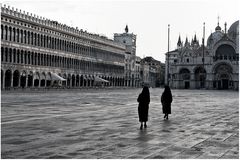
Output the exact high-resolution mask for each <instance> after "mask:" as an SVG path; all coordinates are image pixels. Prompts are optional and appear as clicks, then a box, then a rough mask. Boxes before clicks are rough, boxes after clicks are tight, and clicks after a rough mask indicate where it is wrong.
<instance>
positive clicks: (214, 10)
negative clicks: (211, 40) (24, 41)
mask: <svg viewBox="0 0 240 160" xmlns="http://www.w3.org/2000/svg"><path fill="white" fill-rule="evenodd" d="M2 4H6V5H10V7H14V8H18V10H19V9H21V10H24V11H26V12H30V13H33V14H36V15H39V16H43V17H45V18H48V19H51V20H56V21H58V22H60V23H64V24H67V25H69V26H73V27H78V28H79V29H83V30H87V31H88V32H91V33H97V34H101V35H105V36H107V37H108V38H113V34H114V33H122V32H124V28H125V26H126V24H128V27H129V32H130V33H132V32H133V33H134V34H136V35H137V55H138V56H140V57H141V58H143V56H144V55H145V56H152V57H154V58H155V59H157V60H160V61H161V62H164V61H165V54H164V53H166V52H167V46H168V44H167V41H168V40H167V30H168V24H170V50H173V49H175V48H176V43H177V40H178V37H179V34H180V35H181V38H182V41H184V42H185V39H186V36H187V37H188V40H191V39H192V38H193V36H194V34H195V33H196V35H197V38H198V39H199V41H200V42H201V41H202V36H203V31H202V30H203V22H205V23H206V34H205V38H206V39H207V38H208V36H209V35H210V33H211V32H214V30H215V27H216V26H217V21H218V19H217V17H218V16H219V17H220V21H219V22H220V26H221V27H222V29H224V23H225V22H227V29H228V28H229V27H230V25H231V24H232V23H233V22H235V21H237V20H238V19H239V1H238V0H150V1H149V0H148V1H147V0H145V1H144V0H138V1H137V0H21V1H20V0H5V1H2ZM205 42H206V41H205Z"/></svg>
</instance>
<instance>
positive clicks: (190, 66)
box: [165, 21, 239, 90]
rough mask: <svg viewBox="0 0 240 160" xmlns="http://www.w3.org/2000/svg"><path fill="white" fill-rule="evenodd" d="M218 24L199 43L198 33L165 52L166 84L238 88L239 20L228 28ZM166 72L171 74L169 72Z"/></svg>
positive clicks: (179, 41) (197, 87) (176, 86)
mask: <svg viewBox="0 0 240 160" xmlns="http://www.w3.org/2000/svg"><path fill="white" fill-rule="evenodd" d="M224 25H225V27H224V30H223V29H222V28H221V27H220V26H219V23H218V25H217V27H216V28H215V32H213V33H211V34H210V35H209V37H208V39H207V45H206V46H205V45H202V44H200V43H199V41H198V39H197V37H196V35H195V36H194V38H193V39H192V40H191V41H189V40H188V39H187V38H186V40H185V43H183V42H182V41H181V37H180V36H179V39H178V42H177V49H176V50H173V51H170V52H168V53H166V63H165V64H166V68H165V73H166V74H165V83H166V84H167V83H168V84H169V85H170V87H171V88H178V89H201V88H204V89H232V90H238V87H239V21H236V22H235V23H233V24H232V25H231V26H230V28H229V29H228V30H227V24H226V23H225V24H224ZM167 73H169V74H168V75H167Z"/></svg>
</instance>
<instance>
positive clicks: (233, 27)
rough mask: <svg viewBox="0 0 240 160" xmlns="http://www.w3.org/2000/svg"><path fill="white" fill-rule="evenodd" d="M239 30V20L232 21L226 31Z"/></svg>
mask: <svg viewBox="0 0 240 160" xmlns="http://www.w3.org/2000/svg"><path fill="white" fill-rule="evenodd" d="M237 30H238V31H239V21H236V22H234V23H233V24H232V25H231V27H230V28H229V29H228V33H230V32H234V31H237Z"/></svg>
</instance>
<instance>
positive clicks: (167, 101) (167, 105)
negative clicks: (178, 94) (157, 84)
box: [161, 86, 172, 119]
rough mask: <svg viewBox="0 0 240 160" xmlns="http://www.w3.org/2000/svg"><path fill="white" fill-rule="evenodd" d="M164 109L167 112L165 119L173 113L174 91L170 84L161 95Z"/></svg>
mask: <svg viewBox="0 0 240 160" xmlns="http://www.w3.org/2000/svg"><path fill="white" fill-rule="evenodd" d="M161 102H162V111H163V113H164V114H165V115H164V119H165V118H166V119H168V114H171V103H172V93H171V90H170V88H169V86H165V90H164V92H163V94H162V97H161Z"/></svg>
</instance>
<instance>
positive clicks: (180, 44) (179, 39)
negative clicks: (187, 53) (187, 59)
mask: <svg viewBox="0 0 240 160" xmlns="http://www.w3.org/2000/svg"><path fill="white" fill-rule="evenodd" d="M177 46H178V47H181V46H182V41H181V36H180V35H179V37H178V42H177Z"/></svg>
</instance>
